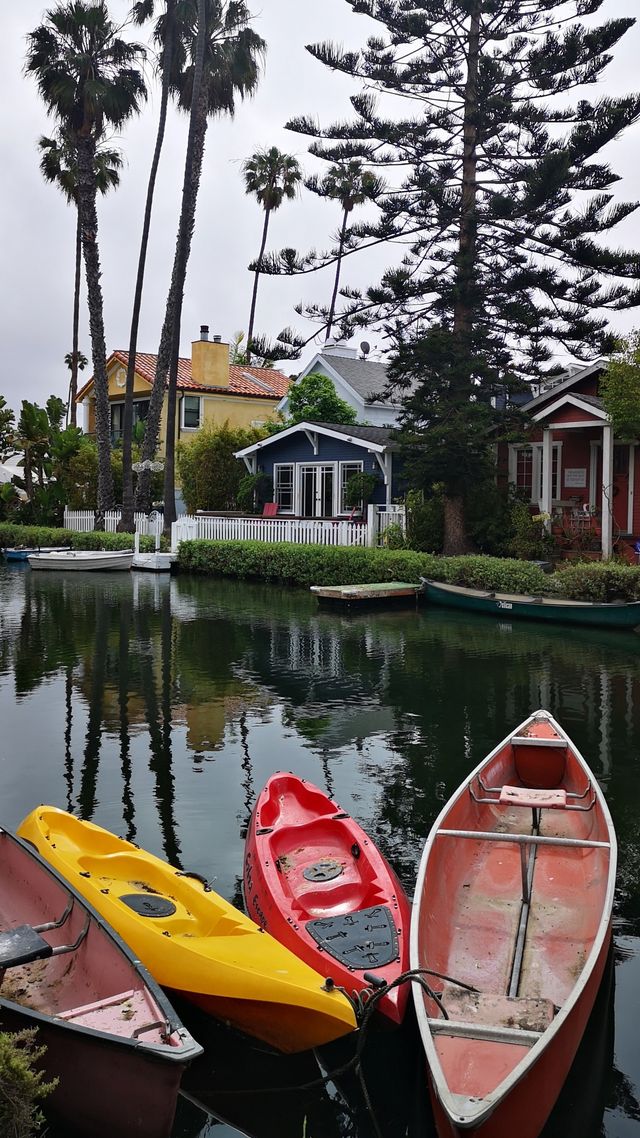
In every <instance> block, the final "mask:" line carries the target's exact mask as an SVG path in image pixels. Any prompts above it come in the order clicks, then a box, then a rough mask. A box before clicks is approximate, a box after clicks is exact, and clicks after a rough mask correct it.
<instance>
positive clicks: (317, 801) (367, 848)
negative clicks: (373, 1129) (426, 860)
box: [244, 773, 410, 1024]
mask: <svg viewBox="0 0 640 1138" xmlns="http://www.w3.org/2000/svg"><path fill="white" fill-rule="evenodd" d="M244 894H245V901H246V905H247V911H248V913H249V915H250V916H251V917H252V918H253V920H254V921H256V922H257V924H259V925H260V926H261V927H262V928H263V929H267V930H268V932H269V933H271V935H272V936H274V937H276V939H277V940H279V941H281V943H282V944H284V945H286V947H287V948H289V949H290V950H291V951H292V952H294V953H295V954H296V955H297V956H299V957H300V958H301V959H302V960H304V961H306V963H307V964H309V965H311V966H312V967H313V968H315V969H316V970H317V971H318V972H320V973H321V974H322V975H324V976H326V977H327V978H329V977H330V978H331V980H333V982H334V983H335V984H336V986H338V987H340V988H343V989H344V990H345V991H346V992H347V993H348V994H349V996H350V997H352V998H354V999H355V1002H356V1004H357V1005H360V1006H362V1005H363V1004H364V1003H365V1002H366V1000H367V999H368V998H369V996H370V994H371V992H372V990H373V989H374V988H375V987H376V986H377V984H378V983H380V984H382V983H384V984H389V983H391V982H392V981H393V980H395V979H396V978H397V977H398V976H399V975H400V974H401V973H402V972H404V971H406V969H407V968H408V966H409V937H408V933H409V917H410V906H409V902H408V900H407V897H406V895H405V893H404V890H403V888H402V886H401V884H400V882H399V881H398V879H397V877H396V875H395V874H394V872H393V870H392V869H391V866H390V865H389V864H388V862H387V861H386V860H385V858H384V857H383V856H382V854H381V853H380V852H379V850H377V849H376V847H375V845H374V844H373V842H372V841H371V839H370V838H368V837H367V835H366V834H365V832H364V830H362V829H361V827H360V826H359V825H358V824H357V822H355V821H354V820H353V818H351V817H350V816H349V815H348V814H347V813H345V811H344V810H342V809H341V807H340V806H338V804H337V803H336V802H334V801H333V800H332V799H331V798H328V797H327V795H326V794H323V793H322V791H321V790H318V788H317V787H315V786H313V785H312V784H311V783H310V782H306V781H305V780H304V779H301V778H297V777H296V776H295V775H292V774H282V773H278V774H275V775H273V776H272V777H271V778H270V779H269V781H268V782H267V785H266V786H265V788H264V790H263V791H262V793H261V794H260V796H259V798H258V801H257V803H256V806H255V809H254V811H253V815H252V817H251V823H250V825H249V830H248V833H247V842H246V850H245V863H244ZM408 995H409V985H408V984H400V985H398V987H396V988H393V989H392V990H391V991H389V992H385V993H384V995H381V996H380V997H379V998H378V1000H377V1006H376V1010H377V1011H379V1012H380V1013H381V1014H382V1015H383V1016H384V1017H385V1018H386V1019H387V1020H390V1021H391V1022H392V1023H393V1024H398V1023H400V1022H401V1020H402V1017H403V1015H404V1012H405V1008H406V1004H407V998H408Z"/></svg>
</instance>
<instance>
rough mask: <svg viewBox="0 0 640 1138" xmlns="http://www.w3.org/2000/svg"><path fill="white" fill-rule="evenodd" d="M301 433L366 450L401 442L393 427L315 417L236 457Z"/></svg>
mask: <svg viewBox="0 0 640 1138" xmlns="http://www.w3.org/2000/svg"><path fill="white" fill-rule="evenodd" d="M300 433H305V434H306V433H309V434H313V433H317V434H319V435H326V436H327V437H328V438H333V439H344V441H345V442H347V443H353V444H354V445H355V446H361V447H364V448H365V449H366V450H371V451H378V452H379V453H383V452H384V451H389V450H397V449H398V448H399V443H397V442H396V441H395V439H394V438H393V428H392V427H366V426H364V425H362V424H359V423H354V424H353V425H351V424H349V425H345V424H344V423H318V422H315V421H314V420H313V419H308V420H305V422H304V423H296V424H295V425H294V426H293V427H285V429H284V430H283V431H278V432H277V434H275V435H269V437H268V438H266V439H261V440H260V442H257V443H252V445H251V446H248V447H245V448H244V450H237V451H235V457H236V458H244V457H245V455H249V454H254V453H255V452H256V451H258V450H264V448H265V447H268V446H271V445H272V444H273V443H279V442H282V440H283V439H287V438H290V437H291V435H295V434H300Z"/></svg>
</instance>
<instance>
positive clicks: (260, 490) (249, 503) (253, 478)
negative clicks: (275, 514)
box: [236, 470, 273, 514]
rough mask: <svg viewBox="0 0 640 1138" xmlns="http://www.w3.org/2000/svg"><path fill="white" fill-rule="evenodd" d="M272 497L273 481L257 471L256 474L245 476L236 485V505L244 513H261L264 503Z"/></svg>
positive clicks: (261, 471)
mask: <svg viewBox="0 0 640 1138" xmlns="http://www.w3.org/2000/svg"><path fill="white" fill-rule="evenodd" d="M272 497H273V479H272V478H270V477H269V475H268V474H265V472H264V470H259V471H258V473H257V474H245V476H244V478H241V479H240V481H239V483H238V493H237V495H236V500H237V503H238V505H239V507H240V509H241V510H244V511H245V513H247V514H248V513H254V512H255V511H256V510H257V512H258V513H260V512H261V511H262V507H263V505H264V503H265V502H270V501H271V499H272Z"/></svg>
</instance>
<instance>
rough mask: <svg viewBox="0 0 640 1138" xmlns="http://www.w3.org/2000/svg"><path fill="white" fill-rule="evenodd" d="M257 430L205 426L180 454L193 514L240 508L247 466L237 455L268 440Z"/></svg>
mask: <svg viewBox="0 0 640 1138" xmlns="http://www.w3.org/2000/svg"><path fill="white" fill-rule="evenodd" d="M264 435H265V432H264V431H258V430H254V429H250V430H243V429H241V428H235V429H234V428H231V427H230V426H229V424H228V423H223V424H222V426H221V427H206V426H205V427H203V428H202V430H200V431H198V433H197V434H196V435H195V436H194V438H193V439H192V440H191V442H188V443H181V444H180V446H179V447H178V448H177V451H176V466H177V470H178V476H179V479H180V486H181V489H182V493H183V495H184V500H185V502H186V504H187V510H188V511H189V513H190V514H193V513H195V512H196V510H230V509H233V508H234V507H235V505H236V501H237V494H238V487H239V485H240V481H241V479H242V478H243V475H244V474H245V473H246V467H245V466H244V464H243V463H242V462H241V461H240V462H239V461H238V459H237V458H234V452H235V451H237V450H241V449H242V448H243V447H246V446H249V445H250V444H251V443H255V442H257V441H258V439H261V438H264Z"/></svg>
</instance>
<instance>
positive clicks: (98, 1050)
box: [0, 829, 202, 1138]
mask: <svg viewBox="0 0 640 1138" xmlns="http://www.w3.org/2000/svg"><path fill="white" fill-rule="evenodd" d="M25 1028H37V1040H36V1041H37V1044H38V1046H44V1048H45V1049H46V1050H45V1052H44V1055H43V1057H42V1058H41V1060H40V1066H41V1067H42V1069H43V1071H44V1074H45V1078H46V1079H57V1080H58V1085H57V1087H56V1088H55V1090H54V1091H53V1093H52V1094H51V1096H50V1097H47V1098H46V1100H45V1103H44V1108H45V1110H46V1112H47V1114H51V1115H52V1116H53V1117H54V1118H55V1119H56V1120H57V1121H58V1122H60V1123H61V1124H63V1130H61V1133H64V1134H65V1135H70V1134H82V1135H91V1138H115V1136H116V1135H117V1138H168V1135H169V1134H170V1133H171V1128H172V1124H173V1117H174V1113H175V1108H176V1101H177V1096H178V1089H179V1086H180V1078H181V1075H182V1073H183V1071H184V1069H185V1067H186V1066H187V1065H188V1063H189V1062H190V1061H191V1060H192V1059H194V1058H196V1057H197V1056H198V1055H201V1054H202V1048H201V1047H200V1045H199V1044H198V1043H196V1042H195V1040H194V1039H193V1038H192V1037H191V1035H190V1034H189V1032H188V1031H187V1030H186V1029H185V1028H184V1027H183V1026H182V1024H181V1023H180V1020H179V1019H178V1017H177V1015H176V1013H175V1011H174V1009H173V1008H172V1006H171V1004H170V1003H169V1001H168V1000H167V998H166V996H165V995H164V994H163V992H162V991H161V990H160V988H158V987H157V985H156V984H155V983H154V981H153V980H152V979H151V976H150V975H149V974H148V972H146V971H145V969H144V968H143V967H142V965H141V964H140V962H139V961H138V960H136V959H135V957H134V956H133V953H131V952H130V951H129V949H128V948H127V947H126V945H125V944H124V943H123V942H122V941H121V940H120V939H119V937H118V936H117V935H116V934H115V933H114V932H113V931H112V930H111V929H110V928H109V926H108V925H107V924H105V922H104V921H103V920H102V918H101V917H100V916H99V915H98V913H96V911H95V910H94V909H92V908H91V906H90V905H88V904H87V902H86V901H85V900H84V899H83V898H82V897H81V896H80V894H79V893H77V892H76V890H75V889H74V888H73V886H72V885H70V884H69V882H68V881H66V880H64V879H63V878H62V877H61V876H60V875H59V874H58V873H57V872H56V871H55V870H54V869H52V868H51V866H49V865H47V863H46V862H44V861H43V860H42V858H41V857H40V856H39V854H37V853H36V852H35V850H34V849H33V847H32V846H31V844H30V843H28V842H25V841H22V840H21V839H20V838H17V837H15V836H14V835H13V834H10V833H9V832H8V831H7V830H3V829H0V1030H1V1031H21V1030H23V1029H25Z"/></svg>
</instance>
